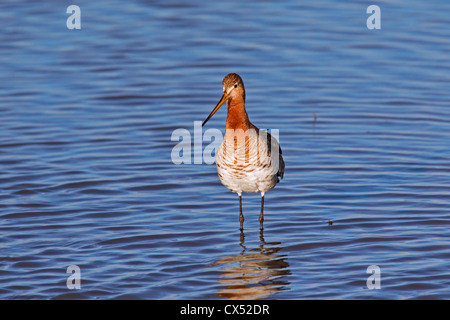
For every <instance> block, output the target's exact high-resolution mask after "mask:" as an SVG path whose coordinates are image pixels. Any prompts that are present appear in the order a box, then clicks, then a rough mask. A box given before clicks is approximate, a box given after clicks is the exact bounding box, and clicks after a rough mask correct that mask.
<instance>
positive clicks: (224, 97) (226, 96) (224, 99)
mask: <svg viewBox="0 0 450 320" xmlns="http://www.w3.org/2000/svg"><path fill="white" fill-rule="evenodd" d="M228 97H229V95H228V94H227V93H226V92H224V94H223V96H222V98H221V99H220V101H219V103H218V104H217V105H216V107H215V108H214V110H213V111H211V113H210V114H209V116H208V118H206V120H205V121H203V123H202V127H203V126H204V125H205V124H206V123H207V122H208V120H209V119H211V117H212V116H213V115H214V113H216V111H217V110H219V108H220V107H221V106H222V105H223V103H224V102H225V101H227V100H228Z"/></svg>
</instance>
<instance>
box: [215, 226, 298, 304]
mask: <svg viewBox="0 0 450 320" xmlns="http://www.w3.org/2000/svg"><path fill="white" fill-rule="evenodd" d="M240 237H241V239H240V245H241V247H242V248H243V250H242V251H241V253H240V254H238V255H229V256H225V257H223V258H221V259H219V260H218V261H216V262H215V263H213V264H212V265H213V266H215V265H224V268H223V269H222V270H221V272H222V274H221V276H220V279H219V284H220V285H221V286H222V287H221V289H220V290H219V291H218V292H217V295H218V296H219V297H220V298H227V299H242V300H244V299H245V300H257V299H264V298H268V297H270V296H272V295H273V294H275V293H277V292H278V291H280V290H286V289H288V286H289V282H288V281H286V280H285V279H284V277H285V276H286V275H289V274H290V271H289V269H288V267H289V264H288V263H287V261H286V260H287V256H286V255H282V254H279V253H278V252H279V251H280V250H281V249H282V246H281V242H266V241H265V240H264V235H263V230H261V231H260V245H259V247H258V248H254V249H247V248H246V246H245V235H244V231H243V230H241V236H240Z"/></svg>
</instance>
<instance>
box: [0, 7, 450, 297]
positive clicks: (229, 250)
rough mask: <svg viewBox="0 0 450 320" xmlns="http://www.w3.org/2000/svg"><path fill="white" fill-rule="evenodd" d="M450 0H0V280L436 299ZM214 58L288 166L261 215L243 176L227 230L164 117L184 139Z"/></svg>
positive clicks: (39, 288)
mask: <svg viewBox="0 0 450 320" xmlns="http://www.w3.org/2000/svg"><path fill="white" fill-rule="evenodd" d="M71 4H76V5H78V6H79V7H80V8H81V29H80V30H69V29H67V27H66V19H67V18H68V17H69V14H67V13H66V8H67V7H68V6H69V5H71ZM371 4H377V5H379V6H380V8H381V29H379V30H369V29H368V28H367V26H366V20H367V18H368V17H369V14H367V13H366V9H367V7H368V6H369V5H371ZM448 12H450V2H448V1H446V0H441V1H432V2H430V1H426V2H424V1H418V0H413V1H378V2H377V3H373V2H369V1H345V2H342V1H331V0H328V1H314V2H311V3H309V4H303V3H299V2H298V1H284V2H282V3H270V2H259V1H245V2H243V1H227V2H221V3H206V2H203V1H195V0H194V1H189V2H182V1H180V2H175V1H138V0H135V1H133V0H132V1H127V2H123V1H75V0H74V1H62V2H58V3H56V2H53V1H21V2H20V1H3V2H2V3H1V4H0V21H1V22H2V31H1V33H0V65H1V72H0V115H1V122H0V123H1V130H0V298H1V299H24V298H26V299H30V298H31V299H126V298H136V299H227V298H229V299H236V298H238V299H449V298H450V273H449V271H448V270H450V250H449V249H450V236H449V232H448V230H449V227H450V211H449V207H450V143H449V141H450V127H449V123H450V109H449V105H448V104H449V101H450V93H449V83H450V61H449V58H448V57H449V54H448V53H449V52H450V19H449V17H448ZM230 72H237V73H239V74H240V75H241V76H242V78H243V80H244V83H245V86H246V93H247V95H246V96H247V111H248V113H249V116H250V120H251V121H252V122H253V123H254V124H255V125H257V126H258V127H260V128H271V129H279V130H280V139H279V140H280V144H281V147H282V149H283V156H284V160H285V162H286V171H285V177H284V179H283V181H282V182H281V183H280V184H279V185H277V186H276V188H275V189H274V190H272V191H269V192H268V193H267V194H266V198H265V199H266V200H265V222H264V227H265V229H264V232H263V233H261V232H260V231H259V221H258V216H259V206H260V197H259V195H258V194H244V196H243V206H244V216H245V219H246V220H245V223H244V231H243V232H240V230H239V220H238V218H239V209H238V208H239V207H238V198H237V195H236V194H233V193H231V192H230V191H228V190H227V189H226V188H225V187H224V186H222V185H221V184H220V181H219V179H218V177H217V173H216V168H215V165H207V164H205V163H203V164H181V165H175V164H174V163H173V162H172V159H171V153H172V150H173V148H174V147H175V146H176V144H177V143H178V142H177V141H172V139H171V137H172V133H173V132H174V130H176V129H179V128H181V129H186V130H188V131H189V132H190V133H191V134H192V138H193V134H194V121H202V120H204V119H205V118H206V116H207V115H208V114H209V113H210V111H211V110H212V108H213V107H214V106H215V104H216V103H217V102H218V100H219V98H220V96H221V94H222V83H221V81H222V79H223V77H224V76H225V75H226V74H228V73H230ZM225 117H226V108H222V109H221V110H219V112H218V113H217V114H216V115H215V116H214V117H213V118H212V119H211V120H210V121H209V122H208V125H207V128H217V129H220V130H222V132H223V131H224V127H225ZM207 145H208V142H205V143H204V145H203V147H206V146H207ZM193 159H194V150H193V149H192V161H193ZM69 265H77V266H79V268H80V271H81V288H80V289H76V288H75V289H69V288H68V286H67V280H68V277H69V276H70V275H71V274H68V273H66V270H67V268H68V266H69ZM370 265H377V266H378V267H379V268H380V270H381V274H380V278H379V279H380V285H381V288H380V289H369V288H368V286H367V279H368V277H369V276H371V274H369V273H367V268H368V267H369V266H370Z"/></svg>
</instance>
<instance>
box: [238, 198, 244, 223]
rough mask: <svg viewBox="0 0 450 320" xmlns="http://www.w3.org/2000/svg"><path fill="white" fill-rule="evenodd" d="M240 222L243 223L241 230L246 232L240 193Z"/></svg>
mask: <svg viewBox="0 0 450 320" xmlns="http://www.w3.org/2000/svg"><path fill="white" fill-rule="evenodd" d="M239 222H240V223H241V230H244V215H243V214H242V194H240V193H239Z"/></svg>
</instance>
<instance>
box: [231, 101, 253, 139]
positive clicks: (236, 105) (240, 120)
mask: <svg viewBox="0 0 450 320" xmlns="http://www.w3.org/2000/svg"><path fill="white" fill-rule="evenodd" d="M227 110H228V115H227V129H233V130H237V129H242V130H244V131H247V130H248V129H249V128H250V127H251V124H250V120H248V114H247V111H245V100H244V97H242V96H241V97H236V98H232V99H230V100H228V101H227Z"/></svg>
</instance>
